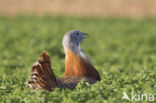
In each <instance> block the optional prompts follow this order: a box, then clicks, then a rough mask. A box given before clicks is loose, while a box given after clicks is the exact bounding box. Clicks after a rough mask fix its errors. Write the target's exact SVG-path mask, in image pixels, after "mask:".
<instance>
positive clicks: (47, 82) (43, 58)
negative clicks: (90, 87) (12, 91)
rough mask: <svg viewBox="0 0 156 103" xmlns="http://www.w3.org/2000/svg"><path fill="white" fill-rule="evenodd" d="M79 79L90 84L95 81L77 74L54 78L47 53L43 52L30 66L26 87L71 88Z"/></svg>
mask: <svg viewBox="0 0 156 103" xmlns="http://www.w3.org/2000/svg"><path fill="white" fill-rule="evenodd" d="M81 80H86V81H88V82H90V83H91V84H93V83H95V82H96V81H97V80H96V79H94V78H91V77H89V76H85V75H80V76H79V75H77V74H76V75H71V76H66V77H63V78H58V79H56V77H55V75H54V73H53V71H52V69H51V63H50V58H49V56H48V53H47V52H44V53H42V54H41V55H40V58H39V60H38V61H37V62H35V63H34V64H33V66H32V73H31V75H30V80H29V82H28V87H29V88H30V89H33V90H40V89H45V90H48V91H51V90H53V88H55V87H58V88H61V89H62V88H68V89H72V90H73V89H75V88H76V86H77V84H78V83H79V82H80V81H81Z"/></svg>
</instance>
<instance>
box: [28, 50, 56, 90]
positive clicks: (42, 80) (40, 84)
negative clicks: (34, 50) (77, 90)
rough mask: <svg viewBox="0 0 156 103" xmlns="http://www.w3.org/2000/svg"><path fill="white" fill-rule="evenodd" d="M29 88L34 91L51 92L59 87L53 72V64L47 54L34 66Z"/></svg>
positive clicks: (44, 53) (43, 54)
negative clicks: (44, 90) (43, 90)
mask: <svg viewBox="0 0 156 103" xmlns="http://www.w3.org/2000/svg"><path fill="white" fill-rule="evenodd" d="M28 87H29V88H30V89H33V90H40V89H46V90H49V91H51V90H52V88H55V87H57V81H56V78H55V75H54V73H53V71H52V70H51V62H50V58H49V56H48V53H47V52H43V53H42V54H41V55H40V58H39V60H38V61H37V62H35V63H34V64H33V66H32V73H31V75H30V79H29V82H28Z"/></svg>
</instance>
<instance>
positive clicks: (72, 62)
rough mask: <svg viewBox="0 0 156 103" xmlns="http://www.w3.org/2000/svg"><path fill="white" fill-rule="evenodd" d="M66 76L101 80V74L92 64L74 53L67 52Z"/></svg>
mask: <svg viewBox="0 0 156 103" xmlns="http://www.w3.org/2000/svg"><path fill="white" fill-rule="evenodd" d="M65 76H87V77H92V78H94V79H96V80H100V76H99V73H98V71H97V70H96V69H95V68H94V67H93V66H92V64H90V63H89V62H88V61H86V60H85V59H84V58H83V57H81V56H79V55H77V54H76V53H74V52H72V51H66V57H65Z"/></svg>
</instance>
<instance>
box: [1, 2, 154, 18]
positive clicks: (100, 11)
mask: <svg viewBox="0 0 156 103" xmlns="http://www.w3.org/2000/svg"><path fill="white" fill-rule="evenodd" d="M0 14H4V15H9V16H10V15H11V16H12V15H16V14H37V15H44V14H52V15H72V16H73V15H74V16H103V17H135V18H142V17H155V16H156V0H0Z"/></svg>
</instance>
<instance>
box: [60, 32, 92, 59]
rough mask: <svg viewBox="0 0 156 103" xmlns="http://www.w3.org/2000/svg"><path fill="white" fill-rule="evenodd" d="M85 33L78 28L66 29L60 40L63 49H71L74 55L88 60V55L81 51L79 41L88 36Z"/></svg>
mask: <svg viewBox="0 0 156 103" xmlns="http://www.w3.org/2000/svg"><path fill="white" fill-rule="evenodd" d="M87 36H88V34H87V33H83V32H80V31H79V30H71V31H68V32H67V33H66V34H65V35H64V37H63V40H62V45H63V47H64V51H65V52H67V51H69V50H70V51H71V52H74V53H75V54H76V55H78V56H81V57H83V58H84V59H87V61H89V62H90V60H89V58H88V56H87V55H86V54H85V53H84V52H83V51H82V49H81V47H80V43H81V41H82V40H83V39H85V38H88V37H87Z"/></svg>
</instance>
